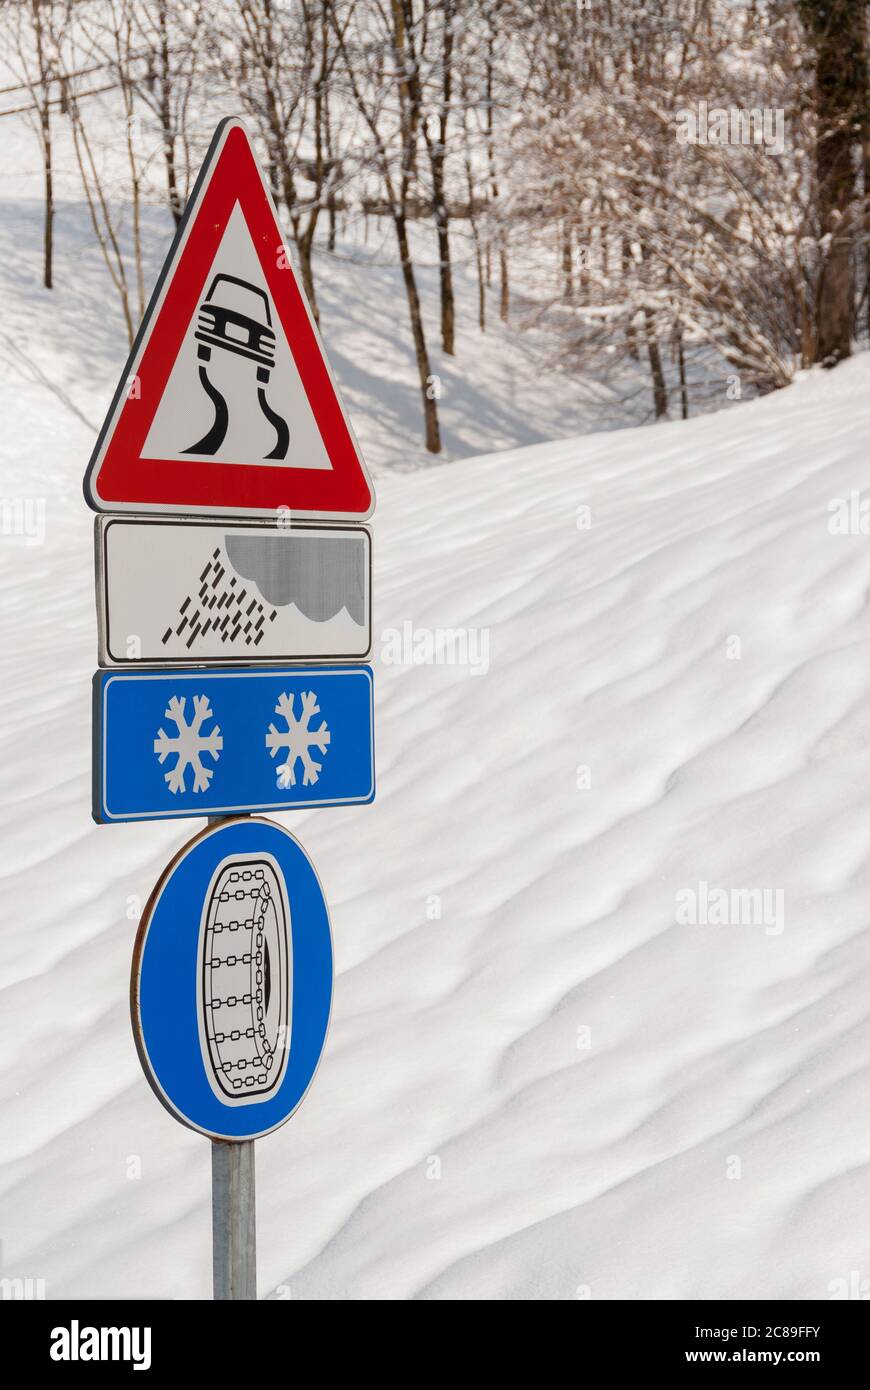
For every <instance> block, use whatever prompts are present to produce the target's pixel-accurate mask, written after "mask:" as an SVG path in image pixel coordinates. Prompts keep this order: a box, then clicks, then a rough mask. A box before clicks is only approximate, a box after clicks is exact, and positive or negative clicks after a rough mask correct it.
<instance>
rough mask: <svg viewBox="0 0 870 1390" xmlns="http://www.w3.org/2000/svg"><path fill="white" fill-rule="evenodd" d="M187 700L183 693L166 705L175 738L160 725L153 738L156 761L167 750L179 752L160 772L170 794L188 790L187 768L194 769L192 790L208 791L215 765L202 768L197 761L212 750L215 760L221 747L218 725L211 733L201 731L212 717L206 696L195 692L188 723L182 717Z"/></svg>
mask: <svg viewBox="0 0 870 1390" xmlns="http://www.w3.org/2000/svg"><path fill="white" fill-rule="evenodd" d="M186 703H187V700H186V697H185V696H183V695H182V697H181V699H179V698H178V696H177V695H173V696H172V699H171V700H170V701H169V704H168V705H167V707H166V712H165V717H166V718H167V719H171V720H172V721H173V723H174V724H175V727H176V729H177V730H178V732H177V734H176V735H175V737H174V738H170V737H169V735H168V734H167V733H166V731H165V730H164V729H162V728H161V729H158V731H157V737H156V738H155V740H154V752H155V753H156V754H157V761H158V762H160V763H163V762H165V761H166V758H167V757H168V756H169V754H170V753H177V754H178V757H177V758H176V761H175V766H174V767H172V768H171V769H170V770H169V772H165V773H164V774H163V780H164V782H165V783H166V784H167V786H168V787H169V790H170V791H171V792H172V793H173V795H174V794H175V792H184V791H187V786H186V784H185V781H184V774H185V771H186V769H187V768H188V767H190V768H192V769H193V790H194V791H195V792H204V791H207V790H208V784H209V782H210V781H211V779H212V777H213V776H214V768H211V767H203V765H202V762H201V761H200V758H201V755H202V754H203V753H211V755H212V757H213V758H214V760H215V762H217V760H218V758H219V756H220V750H221V749H222V748H223V746H224V741H223V738H222V737H221V731H220V728H219V727H218V725H217V724H216V725H215V726H214V728H213V729H212V731H211V733H210V734H203V733H201V732H200V730H201V729H202V726H203V724H204V723H205V722H206V721H207V720H208V719H213V718H214V714H213V712H212V709H211V706H210V705H209V702H208V696H207V695H194V697H193V718H192V719H191V721H190V723H189V724H188V722H187V720H186V719H185V717H184V706H185V704H186Z"/></svg>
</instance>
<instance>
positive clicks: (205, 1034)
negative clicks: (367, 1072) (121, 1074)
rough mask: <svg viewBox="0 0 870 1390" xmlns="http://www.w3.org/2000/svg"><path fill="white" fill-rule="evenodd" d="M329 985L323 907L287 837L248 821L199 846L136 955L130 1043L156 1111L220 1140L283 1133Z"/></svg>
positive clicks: (154, 911) (170, 886)
mask: <svg viewBox="0 0 870 1390" xmlns="http://www.w3.org/2000/svg"><path fill="white" fill-rule="evenodd" d="M332 974H333V966H332V938H331V934H330V927H329V911H328V909H327V906H326V900H325V898H324V896H323V890H322V888H321V886H320V881H319V879H318V877H317V874H316V872H315V869H314V866H313V865H312V863H311V860H310V859H309V858H308V856H307V854H306V853H305V851H304V850H303V848H302V846H301V845H300V844H299V843H298V841H297V840H296V839H294V837H293V836H292V835H291V834H290V832H289V831H287V830H284V829H283V828H282V827H281V826H279V825H274V824H273V823H272V822H271V821H266V820H261V819H258V818H256V817H245V818H244V819H242V820H229V821H225V822H223V823H222V824H220V825H215V826H210V827H209V828H208V829H207V830H205V831H203V832H202V834H201V835H197V836H196V838H195V839H193V840H191V841H190V842H189V843H188V844H187V845H185V847H184V849H183V850H182V851H181V853H180V854H179V855H178V856H177V857H176V858H175V859H174V860H173V861H172V863H171V864H170V865H169V866H168V868H167V869H166V871H165V872H164V874H163V875H162V877H161V879H160V880H159V882H158V884H157V886H156V888H155V890H154V892H153V894H152V895H151V898H150V899H149V902H148V905H147V907H146V909H145V913H144V916H143V918H142V923H141V925H140V928H139V932H138V935H137V937H136V945H135V948H134V951H133V975H132V982H131V991H130V999H131V1010H132V1019H133V1035H134V1037H135V1040H136V1046H137V1049H138V1051H139V1057H140V1060H141V1062H142V1066H143V1069H144V1071H145V1075H146V1076H147V1078H148V1080H149V1082H150V1083H151V1086H152V1088H153V1089H154V1091H155V1093H156V1094H157V1096H158V1098H159V1100H160V1101H161V1102H162V1103H163V1105H165V1106H166V1108H167V1109H168V1110H169V1111H170V1112H171V1113H172V1114H173V1115H174V1116H175V1117H176V1119H178V1120H180V1121H181V1122H182V1124H186V1125H189V1126H190V1128H191V1129H196V1130H199V1132H200V1133H202V1134H206V1135H208V1136H209V1137H211V1138H213V1139H230V1140H232V1139H236V1140H240V1139H256V1138H259V1137H260V1136H261V1135H263V1134H268V1133H269V1132H270V1131H271V1130H273V1129H277V1127H278V1126H279V1125H281V1124H283V1123H284V1121H285V1120H287V1119H289V1117H290V1116H291V1115H292V1114H293V1111H294V1110H295V1109H296V1107H297V1106H298V1105H299V1104H300V1102H301V1101H302V1098H303V1096H304V1095H305V1092H306V1091H307V1090H308V1087H309V1085H310V1084H311V1080H312V1078H313V1076H314V1073H315V1071H316V1070H317V1065H318V1062H319V1061H320V1056H321V1053H322V1051H323V1045H324V1042H325V1041H326V1031H327V1027H328V1025H329V1013H330V1007H331V1003H332Z"/></svg>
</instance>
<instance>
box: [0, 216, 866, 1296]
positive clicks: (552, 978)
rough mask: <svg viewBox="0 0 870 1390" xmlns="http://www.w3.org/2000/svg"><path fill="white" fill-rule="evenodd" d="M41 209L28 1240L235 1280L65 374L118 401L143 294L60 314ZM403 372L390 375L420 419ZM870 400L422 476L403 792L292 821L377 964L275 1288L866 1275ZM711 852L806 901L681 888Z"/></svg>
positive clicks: (176, 841)
mask: <svg viewBox="0 0 870 1390" xmlns="http://www.w3.org/2000/svg"><path fill="white" fill-rule="evenodd" d="M8 211H9V215H8V216H7V217H5V218H4V219H2V220H0V230H2V234H3V236H4V237H5V238H6V245H7V248H8V251H9V254H7V255H6V257H5V259H4V260H3V275H4V277H5V280H4V283H5V289H4V319H3V324H2V328H0V333H2V342H3V344H4V345H5V348H6V350H7V351H6V356H5V362H6V365H5V367H4V369H3V371H2V373H0V389H2V400H3V404H2V411H3V420H4V425H5V428H4V431H3V436H2V440H0V449H2V470H3V473H2V476H3V483H2V493H3V496H4V498H5V499H7V504H8V505H7V507H6V509H5V510H4V531H5V532H6V533H7V534H5V535H4V537H3V544H2V546H0V605H2V624H3V626H2V640H3V651H4V666H3V676H4V679H3V683H2V687H0V759H2V766H3V770H4V776H3V779H2V799H0V843H2V846H3V868H2V873H3V894H2V913H3V922H2V931H0V1240H2V1261H3V1265H2V1270H0V1274H2V1275H5V1276H8V1277H16V1276H17V1277H31V1278H34V1279H40V1278H41V1279H44V1280H45V1281H46V1291H47V1294H48V1296H49V1297H52V1296H63V1295H70V1294H76V1295H92V1296H95V1297H107V1296H124V1297H154V1296H166V1295H169V1296H172V1297H179V1298H183V1297H190V1296H207V1295H208V1293H209V1291H210V1263H209V1262H210V1209H209V1152H208V1144H207V1143H206V1142H205V1141H204V1140H202V1139H201V1138H198V1137H197V1136H195V1135H193V1134H190V1133H188V1132H187V1131H185V1130H183V1129H182V1128H181V1127H180V1126H178V1125H177V1124H175V1123H174V1122H173V1121H172V1120H171V1119H170V1118H169V1116H168V1115H167V1114H166V1113H165V1112H164V1111H163V1110H162V1109H161V1108H160V1107H159V1106H158V1104H157V1102H156V1101H155V1100H154V1098H153V1096H152V1094H151V1092H150V1090H149V1089H148V1087H147V1085H146V1083H145V1081H144V1079H143V1078H142V1076H141V1073H140V1070H139V1066H138V1062H137V1060H136V1056H135V1052H134V1048H133V1044H132V1040H131V1037H130V1028H129V1021H128V1011H127V988H128V977H129V965H130V951H131V945H132V939H133V935H134V932H135V918H136V913H137V911H138V908H139V907H140V906H141V903H142V902H144V899H145V897H146V896H147V893H148V892H149V890H150V888H151V886H152V885H153V882H154V880H155V879H156V877H157V875H158V873H159V871H160V870H161V868H162V867H163V864H164V863H165V861H166V859H167V858H168V857H169V856H170V855H171V853H172V852H173V851H174V850H175V849H176V848H177V847H178V846H179V845H180V844H181V843H182V842H183V841H184V839H185V838H186V837H187V835H188V834H190V833H192V830H193V827H192V826H190V825H185V824H182V823H180V822H179V823H174V824H173V823H171V822H169V823H164V824H162V825H145V826H137V825H130V826H112V827H102V828H100V829H97V828H95V827H94V826H93V825H92V824H91V822H90V818H89V764H90V749H89V693H90V692H89V681H90V676H91V673H92V671H93V668H94V662H95V646H96V639H95V625H94V614H93V592H92V582H93V581H92V561H91V519H90V517H89V516H88V514H87V513H86V511H85V508H84V506H83V504H82V502H81V495H80V490H79V480H80V476H81V472H82V469H83V466H84V462H85V460H86V457H87V455H88V452H89V448H90V443H91V440H92V432H91V430H90V429H89V428H88V425H87V424H86V423H85V421H83V420H82V419H80V418H79V417H78V416H77V415H76V414H75V413H74V412H73V410H71V409H70V408H68V406H65V405H64V404H63V402H62V401H61V400H60V399H58V397H57V396H56V395H55V394H53V393H52V392H51V391H49V390H48V389H47V388H46V386H45V385H44V384H43V383H42V382H41V379H40V378H41V375H42V376H44V375H49V376H51V378H52V379H53V380H54V381H55V382H56V383H57V384H59V385H60V387H61V389H62V390H63V392H64V393H65V395H66V396H67V398H68V399H69V400H71V401H72V402H73V403H74V405H75V407H76V408H77V409H78V410H79V411H80V412H81V413H82V414H84V415H85V416H86V417H87V418H89V419H91V420H97V419H98V418H99V416H100V413H101V411H102V409H103V408H104V405H105V402H106V399H107V397H108V394H109V392H110V389H111V385H112V383H113V379H114V374H113V372H112V370H111V365H110V364H113V365H114V367H115V368H117V366H118V365H119V351H120V347H119V342H118V335H117V326H116V324H115V323H114V322H113V321H111V319H110V317H108V316H103V315H102V314H101V313H100V311H99V302H100V301H99V299H98V298H96V297H95V293H94V286H95V285H96V283H97V281H96V280H95V279H93V278H89V277H90V276H91V275H92V272H93V263H92V262H89V261H88V260H87V257H86V256H84V255H83V257H82V272H81V275H80V276H78V277H76V279H75V280H72V279H71V277H67V284H68V285H69V288H68V289H67V290H65V291H64V294H63V295H62V296H61V297H60V301H59V302H60V309H57V308H56V307H55V306H56V304H57V302H58V301H57V300H53V299H51V298H50V297H48V296H46V295H44V294H43V295H34V294H33V293H32V291H30V290H28V291H27V292H26V293H25V292H23V290H22V288H21V284H22V283H23V282H20V275H21V263H20V259H19V258H17V254H14V253H15V248H16V247H17V246H19V245H27V244H30V243H31V242H32V237H31V230H30V229H29V228H28V229H25V228H24V227H23V226H18V229H17V231H16V226H17V224H16V223H15V222H14V220H13V211H14V210H8ZM16 215H17V214H16ZM34 215H35V214H34ZM21 216H22V217H24V213H22V214H21ZM29 254H30V253H28V255H29ZM25 268H26V269H27V271H28V274H30V271H31V270H32V266H26V267H25ZM379 313H381V314H382V315H383V316H384V323H386V320H387V318H388V316H389V311H388V309H387V307H386V304H384V305H383V306H382V307H381V310H379ZM335 341H336V345H337V346H336V355H337V357H338V358H339V359H340V358H341V357H342V355H343V354H344V353H345V351H346V348H344V347H343V341H344V340H342V337H341V332H340V330H339V329H338V328H337V329H336V338H335ZM354 351H355V352H356V351H357V349H356V348H354ZM390 361H392V359H390ZM493 361H495V357H494V358H493ZM341 370H342V368H341V362H340V361H339V372H340V373H341ZM499 370H500V369H499V368H498V367H497V366H494V365H492V366H490V367H487V371H489V372H490V373H491V375H490V377H489V378H488V382H487V387H486V390H487V391H488V392H489V393H490V395H491V398H492V411H493V412H494V413H495V414H498V413H499V412H501V411H503V410H506V409H507V408H508V407H509V406H510V408H511V409H513V408H514V406H515V403H512V402H511V401H510V393H509V391H507V390H506V389H504V390H503V389H502V387H501V386H499V385H498V381H497V376H498V371H499ZM390 375H391V368H381V367H379V366H378V365H377V363H373V365H372V371H371V375H370V378H368V379H367V380H366V382H364V383H360V384H359V390H358V392H357V393H356V395H354V390H353V383H351V404H352V409H353V408H356V409H359V405H360V401H361V400H362V399H363V396H364V397H365V399H366V401H367V402H368V405H367V407H366V408H367V409H368V410H370V412H371V416H370V418H372V419H374V418H376V417H377V412H378V409H379V406H378V402H379V401H382V402H383V419H384V420H386V421H387V424H389V420H390V410H391V405H390V398H389V395H388V394H387V393H389V392H390V391H391V390H392V387H391V386H390V385H389V382H388V384H387V385H386V386H384V385H383V382H384V379H385V378H390ZM110 377H111V378H112V379H111V380H110ZM379 392H383V393H385V394H383V396H382V397H381V396H379V395H378V393H379ZM499 392H501V394H499ZM868 399H870V360H868V359H867V358H866V357H863V358H860V359H857V360H855V361H853V362H851V363H848V364H846V365H845V366H843V367H841V368H839V369H838V370H837V371H836V372H835V373H833V374H831V375H824V374H816V375H812V376H808V377H805V378H803V379H801V380H799V381H798V382H797V383H796V385H795V386H793V387H792V388H790V389H789V390H788V391H786V392H783V393H780V394H779V395H777V396H775V397H770V398H768V399H766V400H764V401H761V402H757V403H752V404H745V405H741V406H740V407H739V408H737V409H735V410H732V411H729V412H728V413H727V414H725V415H719V416H709V417H705V418H703V419H701V420H697V421H690V422H689V423H687V424H673V425H665V426H659V427H655V428H646V429H642V430H627V431H622V432H620V433H617V434H609V435H606V434H598V435H595V436H591V437H587V438H581V439H572V440H567V441H563V442H560V443H557V444H550V445H539V446H536V447H534V448H530V449H527V450H519V451H515V452H512V453H505V454H501V455H493V456H491V457H485V458H477V459H473V460H469V461H465V462H460V463H455V464H453V465H450V466H445V467H437V468H434V469H430V470H425V471H418V472H409V473H405V474H397V473H394V474H385V473H384V472H383V470H381V472H382V476H381V477H379V480H378V492H379V499H378V500H379V505H378V511H377V513H376V516H375V521H374V531H375V561H376V572H375V599H376V612H375V631H376V634H377V636H376V642H375V654H374V662H373V664H374V666H375V670H376V690H377V706H378V709H377V715H378V725H377V738H378V773H379V792H378V799H377V801H376V802H375V804H374V806H371V807H362V808H356V809H347V810H343V811H342V810H323V811H315V812H310V813H307V814H298V815H294V816H288V817H287V818H286V823H287V824H288V825H289V826H290V827H291V828H292V829H293V830H294V831H295V832H296V833H297V834H298V835H299V837H300V839H301V840H302V842H303V843H304V845H305V847H306V848H307V850H308V851H309V852H310V853H311V855H312V857H313V859H314V862H315V863H316V865H317V867H318V870H319V873H320V875H321V878H322V881H323V883H324V885H325V887H326V890H327V894H328V898H329V901H330V904H331V909H332V916H333V930H334V936H335V944H336V952H337V967H338V978H337V984H336V998H335V1007H334V1012H333V1023H332V1029H331V1034H330V1038H329V1041H328V1044H327V1051H326V1055H325V1058H324V1062H323V1065H322V1067H321V1069H320V1072H319V1074H318V1077H317V1080H316V1083H315V1085H314V1086H313V1088H312V1091H311V1094H310V1096H309V1098H308V1099H307V1101H306V1103H305V1105H304V1106H303V1107H302V1109H301V1110H300V1112H299V1114H298V1115H297V1116H296V1117H295V1118H294V1119H293V1120H292V1121H291V1122H290V1123H289V1124H288V1125H287V1126H285V1127H284V1128H283V1129H282V1130H280V1131H279V1132H277V1133H276V1134H274V1135H272V1136H270V1137H269V1138H268V1139H266V1140H264V1141H262V1142H261V1143H260V1144H259V1145H258V1205H259V1236H260V1282H261V1288H262V1291H263V1293H264V1294H272V1295H274V1296H279V1297H287V1296H292V1297H294V1298H314V1297H317V1298H324V1297H329V1298H410V1297H431V1298H560V1299H561V1298H570V1299H574V1298H578V1297H579V1298H583V1297H586V1296H591V1297H592V1298H594V1299H598V1298H615V1297H629V1298H640V1297H654V1298H672V1297H681V1296H688V1297H698V1298H708V1297H716V1296H725V1297H741V1296H743V1297H767V1296H772V1295H781V1296H786V1297H797V1296H805V1297H815V1298H827V1297H830V1296H831V1294H832V1293H835V1292H837V1291H838V1290H839V1289H840V1287H841V1285H840V1284H839V1283H838V1282H837V1281H844V1286H847V1285H848V1281H849V1279H850V1277H851V1275H852V1272H853V1271H858V1273H859V1275H860V1276H861V1277H864V1278H866V1277H868V1276H870V1270H868V1268H867V1255H866V1239H865V1232H866V1229H867V1217H868V1215H870V1166H868V1165H870V1075H868V1073H870V1003H868V1000H870V929H868V908H867V901H868V887H870V815H868V810H870V805H868V803H870V789H868V788H870V779H868V773H870V706H868V703H867V699H866V691H867V688H868V683H870V647H868V643H867V631H868V622H870V618H868V596H870V536H864V535H861V534H852V535H849V534H846V535H840V534H832V533H831V531H830V530H829V525H828V522H829V512H828V507H829V503H830V501H831V500H832V499H835V498H843V499H848V498H849V496H850V493H851V492H852V490H855V489H860V488H861V487H862V486H864V485H865V484H866V451H867V444H866V441H867V437H868V427H870V409H868V405H867V402H868ZM373 403H374V404H373ZM556 405H557V402H556V400H555V398H553V400H552V401H551V406H552V408H553V410H554V411H555V408H556ZM548 408H550V407H548ZM521 410H522V411H523V412H525V410H526V406H525V405H522V406H521ZM542 414H543V416H544V417H546V411H543V408H542ZM533 416H534V408H533V409H532V410H531V412H530V418H532V417H533ZM397 418H398V417H397ZM407 418H409V417H406V416H404V415H403V416H402V419H403V420H405V424H404V425H403V428H410V426H409V425H408V424H407ZM551 418H555V414H554V416H553V417H551ZM561 418H562V419H563V420H564V416H563V417H561ZM457 419H459V417H457ZM465 419H466V423H467V424H469V426H470V424H471V423H473V420H474V412H473V408H472V409H471V410H470V411H469V413H468V414H467V416H466V417H465ZM358 423H359V424H360V426H361V433H363V435H365V430H366V428H367V426H366V420H365V419H364V418H359V417H358ZM531 427H534V428H539V427H541V426H540V422H539V420H534V421H533V426H532V425H530V428H531ZM481 429H483V426H481ZM374 434H375V431H374V430H373V431H372V436H373V437H374ZM380 437H381V438H386V435H382V436H380ZM43 502H44V508H45V510H44V513H43V511H42V504H43ZM16 507H17V508H18V510H17V512H16ZM586 508H588V509H590V511H589V512H587V511H586V510H584V509H586ZM41 519H42V520H44V539H43V541H42V543H31V541H33V540H35V541H39V539H40V532H41V524H42V523H41ZM587 521H590V522H591V524H589V525H587V524H586V523H587ZM16 530H17V531H19V532H22V534H15V532H16ZM405 624H411V625H412V629H413V631H414V632H419V631H420V630H421V629H427V630H431V629H436V628H452V629H470V630H471V633H472V645H471V651H472V655H474V656H475V657H477V661H476V662H475V664H473V665H466V666H437V665H418V666H414V665H401V664H398V665H397V664H393V663H392V662H389V661H387V660H386V658H387V657H390V656H392V655H393V648H394V645H395V642H394V639H393V636H392V633H394V632H399V633H402V632H404V631H406V629H405V627H404V625H405ZM478 640H479V641H480V643H481V645H480V646H477V645H476V641H478ZM487 642H488V644H489V645H488V647H487V646H486V643H487ZM702 884H707V885H709V891H710V892H712V891H713V890H714V889H725V890H728V891H735V890H762V889H766V890H769V898H768V899H766V900H765V902H769V903H770V904H771V913H770V915H769V916H767V917H765V918H763V919H759V920H755V921H744V922H742V923H741V922H736V921H735V922H732V923H731V924H730V925H726V924H723V925H718V926H717V925H692V924H686V923H684V922H681V921H679V920H678V918H679V917H680V916H681V915H684V914H683V913H682V909H681V904H684V903H685V901H686V897H687V895H688V894H692V893H694V894H695V895H696V896H702V895H703V893H704V891H705V890H703V889H702V888H701V886H700V885H702Z"/></svg>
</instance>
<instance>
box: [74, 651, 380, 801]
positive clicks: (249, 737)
mask: <svg viewBox="0 0 870 1390" xmlns="http://www.w3.org/2000/svg"><path fill="white" fill-rule="evenodd" d="M93 769H94V794H93V816H94V820H96V821H99V822H104V821H130V820H157V819H168V818H171V817H175V816H223V815H234V814H237V813H239V814H240V813H243V812H247V811H283V810H292V809H296V808H298V807H302V806H347V805H358V804H361V803H364V802H368V801H373V800H374V795H375V755H374V714H373V678H372V672H371V668H370V667H368V666H313V667H310V668H300V667H298V666H294V667H292V668H290V669H287V670H276V669H270V668H265V669H264V668H263V667H258V668H256V669H253V670H249V669H244V670H239V669H236V670H222V671H209V670H201V669H200V670H186V671H185V670H171V671H153V670H149V671H147V672H142V673H141V674H140V673H138V672H127V671H123V672H113V671H98V672H97V674H96V675H95V676H94V763H93Z"/></svg>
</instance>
